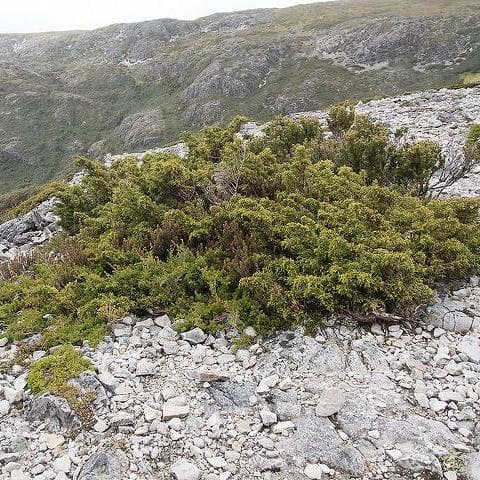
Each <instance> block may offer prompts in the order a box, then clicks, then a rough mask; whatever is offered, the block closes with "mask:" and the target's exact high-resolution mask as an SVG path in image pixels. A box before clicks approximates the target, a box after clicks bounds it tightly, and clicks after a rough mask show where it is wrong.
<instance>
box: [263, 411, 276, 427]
mask: <svg viewBox="0 0 480 480" xmlns="http://www.w3.org/2000/svg"><path fill="white" fill-rule="evenodd" d="M260 417H261V419H262V423H263V425H265V426H266V427H269V426H271V425H273V424H274V423H277V414H276V413H273V412H272V411H270V410H269V409H268V408H267V407H264V408H262V410H261V411H260Z"/></svg>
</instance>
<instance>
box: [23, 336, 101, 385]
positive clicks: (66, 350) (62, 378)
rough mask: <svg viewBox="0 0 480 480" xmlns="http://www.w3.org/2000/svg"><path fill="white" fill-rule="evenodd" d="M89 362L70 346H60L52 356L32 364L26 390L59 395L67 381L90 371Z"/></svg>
mask: <svg viewBox="0 0 480 480" xmlns="http://www.w3.org/2000/svg"><path fill="white" fill-rule="evenodd" d="M92 369H93V365H92V363H91V361H90V360H89V359H87V358H85V357H82V355H81V354H80V353H79V352H78V350H76V349H75V348H74V347H73V346H72V345H62V346H60V347H58V348H57V349H56V350H55V351H54V352H53V353H52V354H50V355H48V356H46V357H44V358H41V359H40V360H37V361H36V362H34V363H33V364H32V366H31V368H30V372H29V374H28V377H27V382H28V388H30V390H31V391H32V392H33V393H44V392H49V393H59V392H62V391H64V390H65V388H66V385H67V384H68V381H69V380H70V379H72V378H75V377H77V376H78V375H80V373H82V372H83V371H85V370H92Z"/></svg>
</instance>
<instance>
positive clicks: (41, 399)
mask: <svg viewBox="0 0 480 480" xmlns="http://www.w3.org/2000/svg"><path fill="white" fill-rule="evenodd" d="M25 417H26V418H27V420H29V421H30V422H35V421H43V422H46V423H47V424H48V425H49V426H50V428H54V429H56V428H62V429H66V430H74V429H77V428H80V426H81V422H80V420H79V419H78V417H77V416H76V414H75V413H74V412H73V411H72V409H71V408H70V406H69V404H68V402H67V401H66V400H65V399H63V398H59V397H55V396H53V395H50V394H43V395H39V396H36V397H33V398H32V399H31V400H30V401H29V402H28V403H27V406H26V410H25Z"/></svg>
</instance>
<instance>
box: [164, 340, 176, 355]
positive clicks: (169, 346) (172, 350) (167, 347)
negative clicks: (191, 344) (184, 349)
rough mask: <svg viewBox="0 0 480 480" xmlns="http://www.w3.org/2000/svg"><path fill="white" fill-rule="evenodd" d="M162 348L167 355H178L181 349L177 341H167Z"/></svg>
mask: <svg viewBox="0 0 480 480" xmlns="http://www.w3.org/2000/svg"><path fill="white" fill-rule="evenodd" d="M162 348H163V352H164V353H165V355H176V354H177V353H178V352H179V351H180V346H179V345H178V343H177V342H165V343H164V344H163V345H162Z"/></svg>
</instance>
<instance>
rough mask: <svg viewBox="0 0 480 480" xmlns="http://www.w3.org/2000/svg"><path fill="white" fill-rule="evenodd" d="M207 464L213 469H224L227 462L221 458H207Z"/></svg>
mask: <svg viewBox="0 0 480 480" xmlns="http://www.w3.org/2000/svg"><path fill="white" fill-rule="evenodd" d="M207 462H208V463H209V464H210V465H211V466H212V467H213V468H225V467H226V466H227V462H226V460H225V459H224V458H223V457H208V458H207Z"/></svg>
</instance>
